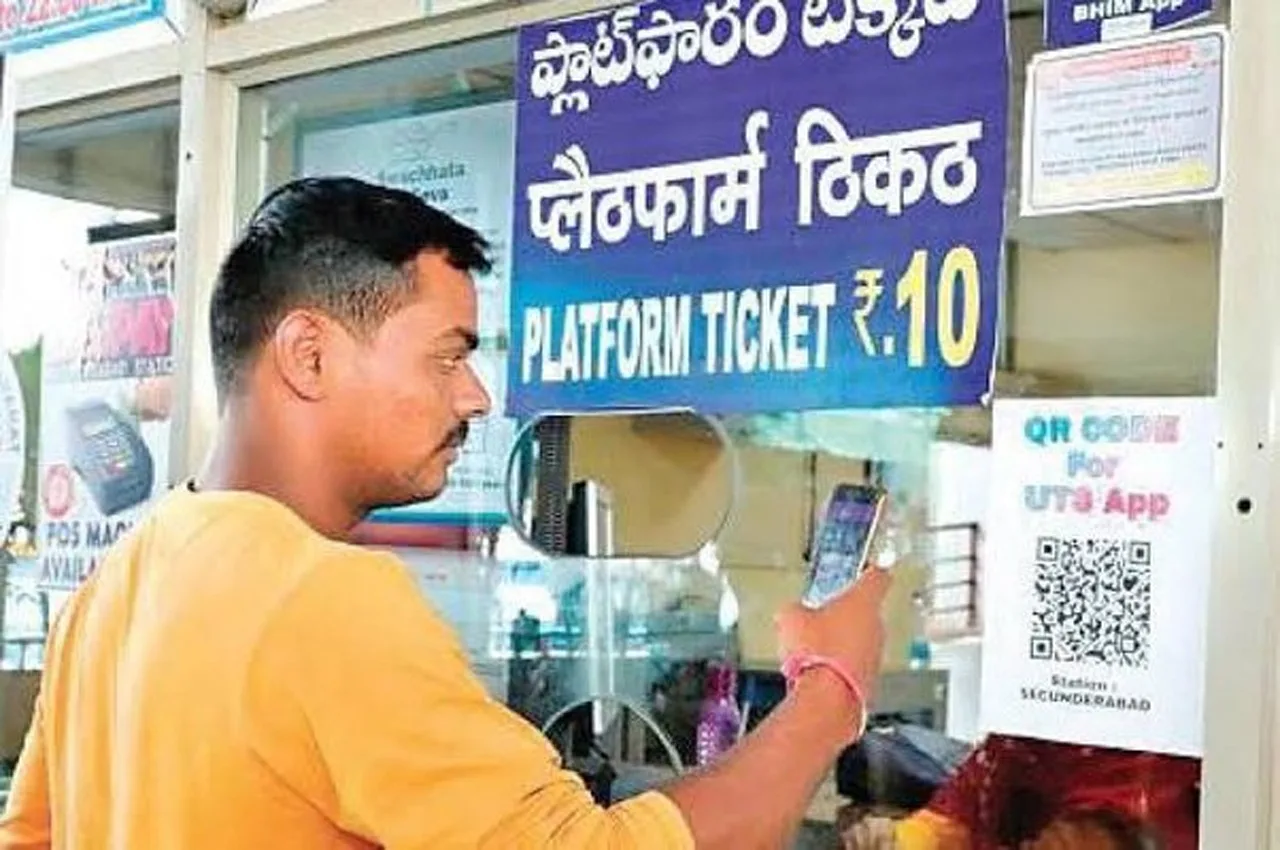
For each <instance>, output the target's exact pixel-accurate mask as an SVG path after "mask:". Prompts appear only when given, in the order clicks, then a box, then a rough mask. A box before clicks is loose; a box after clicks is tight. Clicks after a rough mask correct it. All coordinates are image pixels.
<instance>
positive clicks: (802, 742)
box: [665, 569, 890, 850]
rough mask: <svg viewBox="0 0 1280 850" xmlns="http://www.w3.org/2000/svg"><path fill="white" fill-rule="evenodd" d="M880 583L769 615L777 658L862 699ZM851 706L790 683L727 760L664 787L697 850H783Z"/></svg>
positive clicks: (855, 709)
mask: <svg viewBox="0 0 1280 850" xmlns="http://www.w3.org/2000/svg"><path fill="white" fill-rule="evenodd" d="M889 584H890V581H889V576H888V574H887V573H885V572H884V571H883V570H880V569H871V570H868V571H867V573H866V574H864V575H863V576H862V578H860V579H859V580H858V582H857V583H856V584H855V585H854V586H853V587H851V588H849V590H847V591H846V592H845V593H843V594H841V595H840V596H838V597H837V598H835V599H833V600H831V601H830V602H828V603H827V604H826V605H825V606H823V607H822V608H821V609H820V610H817V611H812V610H809V609H807V608H803V607H801V606H799V605H795V606H791V607H789V608H787V609H786V610H785V611H783V612H782V613H781V614H779V615H778V637H779V642H780V644H781V647H782V649H783V651H784V652H787V653H791V652H802V653H807V654H811V655H821V656H825V657H827V658H830V659H832V660H834V661H835V662H837V663H838V664H840V665H842V666H843V667H844V668H845V670H846V671H847V672H848V673H849V674H850V675H852V676H853V677H854V679H855V680H856V681H857V683H858V685H859V686H860V687H861V689H862V690H863V693H864V695H866V696H867V698H868V699H869V698H870V697H869V692H870V690H871V688H872V686H873V685H874V683H875V680H876V677H877V675H878V673H879V671H880V656H881V654H882V652H883V649H884V624H883V622H882V620H881V615H880V605H881V603H882V602H883V601H884V597H885V593H886V591H888V589H889ZM867 708H868V706H865V705H855V704H854V702H853V700H852V699H850V698H849V694H848V691H847V688H846V687H845V685H844V684H843V683H842V682H840V680H839V679H838V678H837V677H836V676H835V675H834V674H832V673H829V672H826V671H824V670H822V669H821V668H818V669H815V670H814V671H813V672H812V673H809V674H806V675H804V676H801V677H800V681H799V682H797V683H796V687H795V689H794V690H793V691H791V693H789V694H788V695H787V698H786V699H785V700H783V701H782V703H781V704H780V705H779V706H778V707H777V708H775V709H774V710H773V711H772V712H770V713H769V716H768V717H766V718H765V719H764V720H763V721H762V722H761V723H760V725H759V726H758V727H757V728H756V729H755V731H754V732H752V733H751V734H750V735H748V736H747V737H746V739H745V740H743V741H742V742H741V743H740V744H739V745H738V746H737V747H735V748H734V749H733V750H732V751H731V752H730V753H729V755H728V756H727V757H726V758H724V759H723V760H721V761H719V762H717V763H716V764H715V765H714V766H712V767H711V768H710V769H708V770H703V771H699V772H698V773H694V774H692V775H690V776H688V777H686V778H684V779H682V780H681V781H679V782H677V783H675V784H674V785H672V786H670V787H668V788H667V789H665V790H666V793H667V795H668V796H669V797H670V798H671V799H672V800H673V801H675V803H676V805H677V806H679V808H680V811H681V812H683V813H684V816H685V820H686V821H687V823H688V824H689V828H690V831H691V832H692V833H693V836H694V839H695V841H696V844H697V847H698V850H737V848H741V847H789V846H791V843H792V840H793V837H794V835H795V831H796V828H797V826H798V825H799V824H800V821H801V820H802V819H803V817H804V814H805V812H806V811H807V810H808V808H809V801H810V799H812V797H813V792H814V789H816V788H817V787H818V784H819V783H820V782H821V781H822V778H823V777H824V776H825V775H826V774H827V773H828V772H829V771H830V769H831V763H832V762H833V761H835V758H836V756H837V755H838V754H839V753H840V751H841V750H842V749H843V748H844V747H845V746H847V745H848V743H849V739H850V737H851V734H852V733H853V729H854V717H855V715H856V714H861V712H862V711H863V710H865V709H867Z"/></svg>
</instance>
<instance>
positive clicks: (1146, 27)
mask: <svg viewBox="0 0 1280 850" xmlns="http://www.w3.org/2000/svg"><path fill="white" fill-rule="evenodd" d="M1212 11H1213V0H1045V8H1044V43H1045V45H1046V46H1048V47H1053V48H1058V47H1075V46H1078V45H1082V44H1097V43H1099V42H1102V41H1111V40H1113V39H1120V38H1133V37H1137V36H1143V35H1149V34H1150V33H1153V32H1163V31H1164V30H1168V29H1172V28H1174V27H1177V26H1180V25H1181V24H1185V23H1187V22H1188V21H1193V20H1195V19H1197V18H1203V17H1205V16H1207V15H1208V14H1210V13H1211V12H1212Z"/></svg>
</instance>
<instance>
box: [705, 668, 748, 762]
mask: <svg viewBox="0 0 1280 850" xmlns="http://www.w3.org/2000/svg"><path fill="white" fill-rule="evenodd" d="M736 690H737V676H736V675H735V673H734V670H733V667H732V666H730V665H728V664H723V665H720V664H715V665H711V667H710V668H709V669H708V670H707V691H706V695H705V696H704V697H703V700H702V709H701V711H700V712H699V715H698V764H699V765H700V766H701V765H707V764H710V763H711V762H713V761H715V760H716V759H718V758H719V757H720V756H722V755H724V753H726V752H728V751H729V749H730V748H731V747H733V745H734V744H736V743H737V742H738V728H739V726H740V724H741V722H742V715H741V714H740V713H739V712H738V703H737V700H736V699H735V692H736Z"/></svg>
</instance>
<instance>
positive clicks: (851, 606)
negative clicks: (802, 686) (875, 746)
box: [778, 567, 893, 710]
mask: <svg viewBox="0 0 1280 850" xmlns="http://www.w3.org/2000/svg"><path fill="white" fill-rule="evenodd" d="M892 583H893V582H892V579H891V578H890V576H889V572H888V571H887V570H882V569H879V568H877V567H869V568H868V569H867V570H866V571H865V572H864V573H863V574H862V576H861V577H860V578H859V579H858V581H857V582H855V583H854V585H853V586H852V587H850V588H849V589H848V590H846V591H845V592H844V593H842V594H840V595H839V596H837V597H836V598H835V599H832V600H831V601H830V602H828V603H827V604H826V605H824V606H822V607H821V608H819V609H817V610H813V609H810V608H806V607H804V606H803V605H799V604H793V605H790V606H788V607H787V608H786V609H784V610H783V611H782V612H781V613H780V614H779V615H778V646H779V649H780V650H781V652H782V656H783V658H786V657H787V656H788V655H791V654H793V653H805V654H812V655H822V656H826V657H827V658H832V659H835V660H836V661H838V662H840V663H841V664H843V665H844V668H845V670H847V671H848V672H849V673H851V674H853V677H854V679H855V680H856V681H857V683H858V685H859V686H861V688H862V692H863V694H864V695H865V696H866V698H867V699H868V700H870V699H871V695H872V691H873V689H874V688H875V683H876V678H877V677H878V676H879V673H880V661H881V656H882V655H883V654H884V619H883V616H882V613H881V607H882V606H883V604H884V598H885V594H887V593H888V592H889V587H890V585H891V584H892ZM859 708H865V709H868V710H869V709H870V706H859Z"/></svg>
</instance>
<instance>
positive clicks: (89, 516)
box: [39, 234, 175, 591]
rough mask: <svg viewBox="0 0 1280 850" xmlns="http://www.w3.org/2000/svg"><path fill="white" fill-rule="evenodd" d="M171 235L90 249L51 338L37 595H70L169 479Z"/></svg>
mask: <svg viewBox="0 0 1280 850" xmlns="http://www.w3.org/2000/svg"><path fill="white" fill-rule="evenodd" d="M174 246H175V241H174V237H173V236H172V235H171V234H166V235H159V236H146V237H139V238H133V239H129V240H124V241H117V242H106V243H100V244H97V245H92V246H90V247H89V249H88V258H87V262H86V263H85V266H84V267H83V268H82V269H79V270H77V271H76V273H74V274H72V275H70V276H69V284H70V285H69V289H70V291H69V292H68V293H67V296H68V297H67V298H66V300H65V302H64V303H65V305H66V306H65V312H64V313H63V314H62V315H61V316H59V317H57V319H56V320H55V321H54V322H52V323H51V324H52V327H51V328H50V329H49V330H48V332H47V333H46V334H45V342H44V345H45V353H44V360H43V366H42V370H41V401H40V528H39V552H40V577H39V584H40V587H41V589H42V590H46V591H66V590H74V589H75V588H76V587H77V586H78V585H79V584H80V583H81V582H82V581H84V579H85V578H87V577H88V576H89V574H90V573H92V572H93V570H94V568H95V567H96V566H97V562H98V559H99V558H101V557H102V556H103V555H104V554H105V553H106V550H107V549H108V548H110V546H111V545H112V544H113V543H115V541H116V540H118V539H119V538H120V536H121V535H122V534H124V533H125V532H127V531H128V530H129V529H130V528H132V526H133V524H134V523H135V522H136V521H137V520H138V518H139V517H140V516H141V514H142V513H143V512H144V511H145V510H146V508H147V506H148V503H149V502H150V500H151V499H152V497H153V496H155V495H156V494H157V493H159V492H163V489H164V488H165V486H166V483H165V482H166V480H167V462H168V461H167V458H168V451H169V413H170V400H171V386H170V383H171V381H172V376H173V322H174V276H173V263H174Z"/></svg>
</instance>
